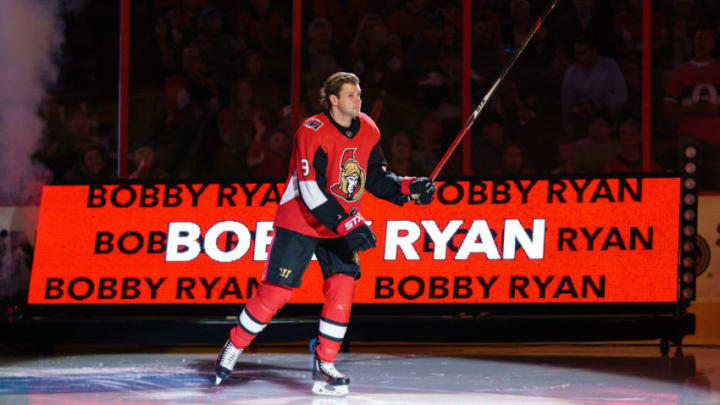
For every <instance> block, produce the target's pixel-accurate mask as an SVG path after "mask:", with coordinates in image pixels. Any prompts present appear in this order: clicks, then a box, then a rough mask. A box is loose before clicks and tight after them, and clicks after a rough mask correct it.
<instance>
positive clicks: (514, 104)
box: [492, 78, 537, 142]
mask: <svg viewBox="0 0 720 405" xmlns="http://www.w3.org/2000/svg"><path fill="white" fill-rule="evenodd" d="M498 91H499V94H498V95H497V96H496V97H495V100H494V103H493V105H492V107H493V111H494V112H495V113H496V114H497V115H499V116H500V117H501V118H502V120H503V127H504V128H505V130H506V133H507V135H509V136H511V137H513V138H515V139H520V140H522V141H523V142H525V141H526V140H529V139H532V138H533V137H534V136H535V135H536V131H535V124H536V118H537V115H536V113H535V111H534V106H533V105H532V103H533V100H534V98H533V97H523V96H522V95H521V94H520V90H519V89H518V85H517V82H516V81H515V80H513V79H511V78H508V79H505V81H504V82H503V83H502V86H501V87H500V89H499V90H498Z"/></svg>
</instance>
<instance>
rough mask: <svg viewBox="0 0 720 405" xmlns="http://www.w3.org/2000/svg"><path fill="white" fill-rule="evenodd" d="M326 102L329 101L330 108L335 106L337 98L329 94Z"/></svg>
mask: <svg viewBox="0 0 720 405" xmlns="http://www.w3.org/2000/svg"><path fill="white" fill-rule="evenodd" d="M328 100H330V106H334V105H337V103H338V96H336V95H334V94H331V95H330V97H328Z"/></svg>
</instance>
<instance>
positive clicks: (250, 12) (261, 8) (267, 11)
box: [236, 0, 290, 51]
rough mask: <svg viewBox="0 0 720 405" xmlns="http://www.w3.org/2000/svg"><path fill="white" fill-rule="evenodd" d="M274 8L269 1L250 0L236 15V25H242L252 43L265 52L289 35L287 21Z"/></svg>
mask: <svg viewBox="0 0 720 405" xmlns="http://www.w3.org/2000/svg"><path fill="white" fill-rule="evenodd" d="M276 7H277V6H276V5H275V4H271V2H270V0H250V1H249V2H247V5H246V6H245V7H244V8H243V9H242V10H241V11H240V12H239V13H238V14H237V20H236V24H242V25H243V26H244V27H245V29H246V30H247V34H248V36H249V37H250V38H251V39H252V41H253V42H255V43H257V44H260V48H261V49H263V50H265V51H268V50H270V49H273V48H275V47H276V46H277V45H278V43H279V42H282V41H284V40H287V39H288V38H289V35H290V32H289V28H288V23H289V21H286V20H285V18H284V17H283V15H282V13H281V12H280V11H279V10H277V8H276Z"/></svg>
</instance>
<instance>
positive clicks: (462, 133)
mask: <svg viewBox="0 0 720 405" xmlns="http://www.w3.org/2000/svg"><path fill="white" fill-rule="evenodd" d="M557 2H558V0H551V3H550V4H549V5H548V6H547V8H546V9H545V11H544V12H543V13H542V15H540V18H538V20H537V22H536V23H535V25H534V26H533V28H532V30H530V33H529V34H528V36H527V38H525V41H523V43H522V45H521V46H520V49H518V51H517V52H516V53H515V55H514V56H513V58H512V59H511V60H510V62H509V63H508V64H507V65H506V66H505V68H504V69H503V71H502V72H501V73H500V76H499V77H498V78H497V79H496V80H495V83H493V85H492V87H490V90H488V92H487V94H485V97H483V99H482V101H481V102H480V104H478V106H477V108H475V111H473V113H472V114H471V115H470V117H469V118H468V120H467V121H465V125H464V127H463V129H462V131H460V133H459V134H458V135H457V136H456V137H455V140H454V141H453V143H452V145H450V148H448V150H447V151H446V152H445V154H444V155H443V157H442V159H440V161H439V162H438V164H437V166H435V169H434V170H433V171H432V174H430V179H431V180H432V181H435V179H436V178H437V176H438V173H440V170H442V168H443V167H444V166H445V164H446V163H447V161H448V159H450V155H452V153H453V152H454V151H455V149H456V148H457V146H458V145H459V144H460V141H462V139H463V138H464V137H465V134H467V132H468V131H469V130H470V127H472V125H473V123H474V122H475V119H477V117H478V115H480V113H481V112H482V110H483V108H485V105H486V104H487V102H488V100H489V99H490V97H492V95H493V93H494V92H495V90H496V89H497V87H498V86H499V85H500V83H502V81H503V80H504V79H505V76H507V74H508V72H509V71H510V69H512V67H513V65H514V64H515V62H517V60H518V58H519V57H520V54H522V53H523V51H524V50H525V48H526V47H527V45H528V44H529V43H530V41H531V40H532V39H533V37H534V36H535V33H536V32H538V30H539V29H540V26H542V24H543V22H545V19H546V18H547V17H548V15H550V12H551V11H552V10H553V9H554V8H555V6H556V5H557Z"/></svg>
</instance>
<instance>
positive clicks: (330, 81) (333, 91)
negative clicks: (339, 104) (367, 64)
mask: <svg viewBox="0 0 720 405" xmlns="http://www.w3.org/2000/svg"><path fill="white" fill-rule="evenodd" d="M345 83H352V84H354V85H359V84H360V79H359V78H358V77H357V76H355V74H354V73H350V72H337V73H333V74H332V75H330V77H328V78H327V80H325V84H323V86H322V88H321V89H320V102H321V103H322V105H323V107H325V109H326V110H329V109H330V105H331V104H330V96H331V95H334V96H336V97H339V96H340V89H342V86H343V84H345Z"/></svg>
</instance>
